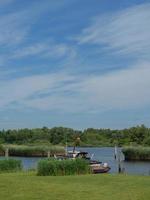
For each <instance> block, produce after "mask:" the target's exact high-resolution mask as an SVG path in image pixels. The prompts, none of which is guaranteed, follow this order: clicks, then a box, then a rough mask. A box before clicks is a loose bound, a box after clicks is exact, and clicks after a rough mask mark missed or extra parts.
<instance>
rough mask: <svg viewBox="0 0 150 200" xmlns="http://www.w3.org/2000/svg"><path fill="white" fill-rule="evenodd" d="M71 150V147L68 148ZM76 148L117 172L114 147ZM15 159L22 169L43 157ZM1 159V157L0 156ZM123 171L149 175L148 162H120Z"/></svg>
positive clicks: (112, 171)
mask: <svg viewBox="0 0 150 200" xmlns="http://www.w3.org/2000/svg"><path fill="white" fill-rule="evenodd" d="M68 150H72V148H68ZM77 150H81V151H87V152H89V154H90V155H92V154H94V156H93V159H95V160H99V161H102V162H107V163H108V164H109V165H110V167H111V170H110V173H117V172H118V164H117V161H116V160H115V159H114V148H111V147H104V148H77ZM13 158H15V159H20V160H22V164H23V166H24V169H33V168H36V166H37V162H38V161H39V160H40V159H43V158H35V157H32V158H26V157H13ZM0 159H2V157H1V158H0ZM122 165H123V168H124V169H125V173H128V174H141V175H150V162H125V161H123V162H122Z"/></svg>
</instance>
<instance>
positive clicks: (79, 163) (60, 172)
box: [37, 159, 90, 176]
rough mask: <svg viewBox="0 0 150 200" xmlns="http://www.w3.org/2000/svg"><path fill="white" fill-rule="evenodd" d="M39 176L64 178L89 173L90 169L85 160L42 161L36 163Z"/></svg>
mask: <svg viewBox="0 0 150 200" xmlns="http://www.w3.org/2000/svg"><path fill="white" fill-rule="evenodd" d="M37 169H38V170H37V171H38V172H37V175H39V176H64V175H76V174H87V173H90V167H89V164H88V163H87V161H86V160H83V159H76V160H71V159H70V160H69V159H68V160H55V159H44V160H40V161H39V163H38V168H37Z"/></svg>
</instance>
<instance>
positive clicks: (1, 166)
mask: <svg viewBox="0 0 150 200" xmlns="http://www.w3.org/2000/svg"><path fill="white" fill-rule="evenodd" d="M20 170H22V163H21V160H15V159H5V160H0V172H14V171H15V172H16V171H20Z"/></svg>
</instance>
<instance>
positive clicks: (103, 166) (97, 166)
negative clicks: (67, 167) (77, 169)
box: [67, 151, 111, 174]
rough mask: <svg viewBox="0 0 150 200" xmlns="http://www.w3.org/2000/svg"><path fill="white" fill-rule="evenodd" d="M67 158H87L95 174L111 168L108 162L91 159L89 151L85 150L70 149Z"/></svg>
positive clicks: (105, 171)
mask: <svg viewBox="0 0 150 200" xmlns="http://www.w3.org/2000/svg"><path fill="white" fill-rule="evenodd" d="M67 158H68V159H77V158H81V159H85V160H87V161H88V162H89V165H90V167H91V171H92V173H93V174H99V173H107V172H109V171H110V169H111V168H110V166H109V165H108V163H102V162H100V161H98V160H93V159H91V157H90V156H89V154H88V152H85V151H68V153H67Z"/></svg>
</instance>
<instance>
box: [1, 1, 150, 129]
mask: <svg viewBox="0 0 150 200" xmlns="http://www.w3.org/2000/svg"><path fill="white" fill-rule="evenodd" d="M140 124H145V125H146V126H148V127H150V0H111V1H110V0H42V1H40V0H21V1H20V0H0V129H10V128H12V129H18V128H25V127H27V128H35V127H43V126H47V127H54V126H65V127H71V128H75V129H86V128H89V127H93V128H112V129H116V128H118V129H122V128H128V127H131V126H136V125H140Z"/></svg>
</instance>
